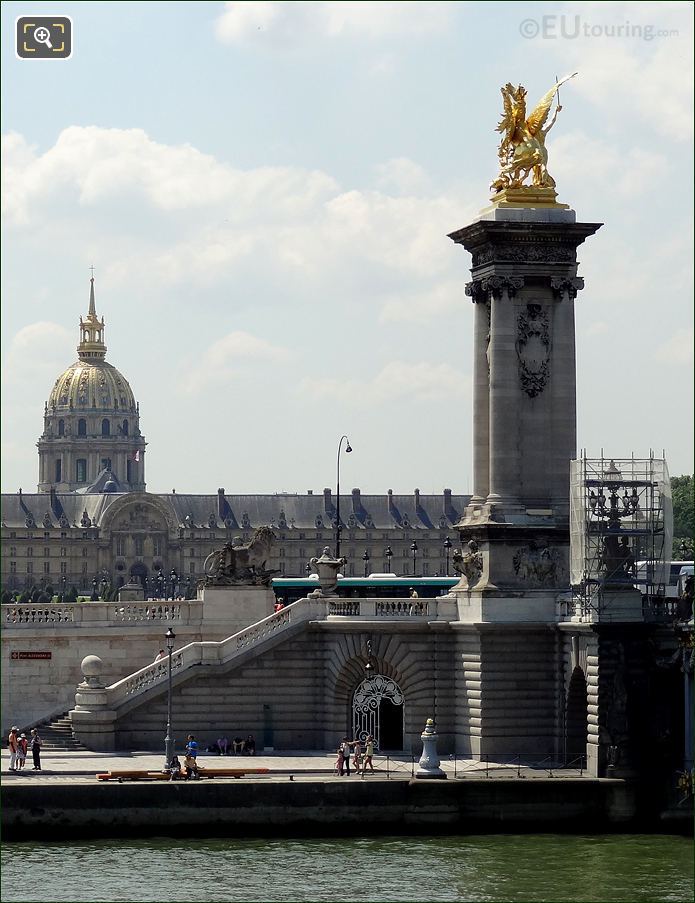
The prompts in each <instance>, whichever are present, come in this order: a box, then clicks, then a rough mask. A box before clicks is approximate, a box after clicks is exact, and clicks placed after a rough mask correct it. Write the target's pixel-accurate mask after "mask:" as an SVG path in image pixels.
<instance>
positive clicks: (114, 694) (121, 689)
mask: <svg viewBox="0 0 695 903" xmlns="http://www.w3.org/2000/svg"><path fill="white" fill-rule="evenodd" d="M324 602H325V599H323V598H320V599H300V600H299V601H297V602H293V603H292V604H291V605H288V606H287V607H286V608H283V609H282V610H281V611H278V612H274V613H273V614H271V615H268V617H267V618H264V619H263V620H262V621H258V622H257V623H255V624H252V625H251V626H250V627H245V628H244V629H243V630H240V631H238V632H237V633H235V634H233V635H232V636H230V637H227V638H226V639H224V640H220V641H217V642H212V641H203V642H200V641H197V642H193V643H188V644H187V645H186V646H183V647H182V648H181V649H179V650H177V651H176V652H174V653H173V654H172V657H171V670H172V672H173V673H175V674H176V673H180V672H182V671H185V670H188V669H189V668H193V667H195V666H196V665H202V664H227V663H228V662H230V661H232V660H233V659H234V658H236V657H238V656H240V655H241V654H243V653H244V652H246V651H247V650H248V649H250V648H252V647H253V646H256V645H258V644H260V643H262V642H263V641H264V640H266V639H267V638H269V637H271V636H275V635H277V634H279V633H282V632H284V631H285V630H287V629H288V628H289V627H290V626H291V625H292V624H298V623H301V622H303V621H308V620H309V619H311V618H313V619H314V620H321V619H323V618H325V617H326V610H325V605H324V604H323V603H324ZM168 672H169V661H168V657H167V658H163V659H160V660H159V661H157V662H153V663H152V664H150V665H146V666H145V667H144V668H140V670H139V671H135V672H134V673H133V674H129V675H128V676H127V677H124V678H122V679H121V680H119V681H117V682H116V683H114V684H111V685H110V686H108V687H106V697H107V704H108V707H109V708H112V709H113V708H117V707H118V706H119V705H121V704H123V702H125V701H126V700H130V699H132V698H133V697H134V696H137V695H139V694H140V693H144V692H145V691H147V690H149V689H150V688H151V687H154V686H157V685H158V684H162V683H164V682H165V680H166V679H167V676H168Z"/></svg>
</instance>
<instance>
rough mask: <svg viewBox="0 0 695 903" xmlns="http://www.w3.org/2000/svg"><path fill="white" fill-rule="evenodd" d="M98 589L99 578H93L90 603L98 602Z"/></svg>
mask: <svg viewBox="0 0 695 903" xmlns="http://www.w3.org/2000/svg"><path fill="white" fill-rule="evenodd" d="M98 588H99V578H98V577H95V578H94V579H93V580H92V596H91V601H92V602H98V601H99V593H98Z"/></svg>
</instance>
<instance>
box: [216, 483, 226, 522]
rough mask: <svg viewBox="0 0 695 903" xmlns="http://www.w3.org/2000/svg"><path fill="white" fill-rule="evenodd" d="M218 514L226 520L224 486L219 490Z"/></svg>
mask: <svg viewBox="0 0 695 903" xmlns="http://www.w3.org/2000/svg"><path fill="white" fill-rule="evenodd" d="M217 516H218V517H219V518H220V520H224V518H225V513H224V487H223V488H221V489H218V490H217Z"/></svg>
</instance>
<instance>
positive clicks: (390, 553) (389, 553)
mask: <svg viewBox="0 0 695 903" xmlns="http://www.w3.org/2000/svg"><path fill="white" fill-rule="evenodd" d="M384 555H385V556H386V571H387V573H389V574H390V573H391V559H392V558H393V550H392V549H391V546H386V548H385V549H384Z"/></svg>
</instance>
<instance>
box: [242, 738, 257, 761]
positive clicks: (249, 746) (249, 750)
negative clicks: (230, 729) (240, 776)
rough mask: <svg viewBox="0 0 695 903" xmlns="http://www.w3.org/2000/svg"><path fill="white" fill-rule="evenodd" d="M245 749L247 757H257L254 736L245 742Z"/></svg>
mask: <svg viewBox="0 0 695 903" xmlns="http://www.w3.org/2000/svg"><path fill="white" fill-rule="evenodd" d="M244 749H245V750H246V755H247V756H255V755H256V741H255V740H254V738H253V734H249V735H248V737H247V738H246V740H245V742H244Z"/></svg>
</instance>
